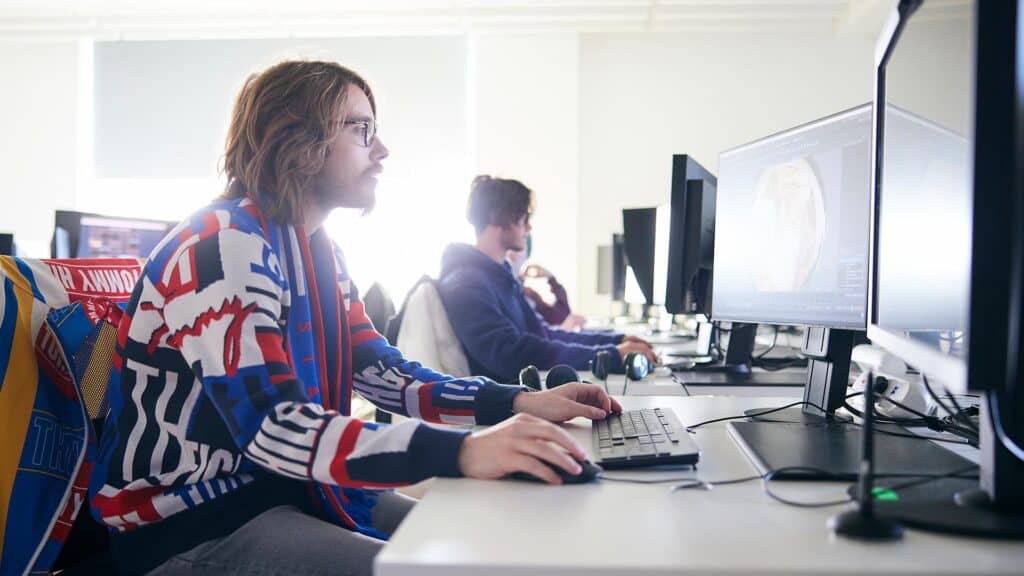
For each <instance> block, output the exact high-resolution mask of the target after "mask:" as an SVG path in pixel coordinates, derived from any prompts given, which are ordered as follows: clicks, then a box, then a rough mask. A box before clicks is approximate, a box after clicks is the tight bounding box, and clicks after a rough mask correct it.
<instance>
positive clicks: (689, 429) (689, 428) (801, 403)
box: [684, 392, 860, 434]
mask: <svg viewBox="0 0 1024 576" xmlns="http://www.w3.org/2000/svg"><path fill="white" fill-rule="evenodd" d="M858 394H860V392H855V393H853V394H851V395H849V396H847V398H851V397H853V396H856V395H858ZM796 406H812V407H814V408H817V409H818V410H821V411H822V412H825V409H824V408H822V407H821V406H818V405H817V404H815V403H813V402H806V401H804V400H797V401H796V402H791V403H789V404H786V405H785V406H779V407H778V408H771V409H769V410H764V411H763V412H757V413H754V414H740V415H739V416H725V417H723V418H713V419H711V420H705V421H703V422H698V423H696V424H694V425H692V426H684V428H686V431H687V432H689V433H691V434H692V433H693V431H694V430H696V429H697V428H700V427H701V426H706V425H708V424H714V423H716V422H725V421H726V420H739V419H740V418H751V417H757V416H765V415H767V414H772V413H774V412H779V411H782V410H785V409H787V408H794V407H796Z"/></svg>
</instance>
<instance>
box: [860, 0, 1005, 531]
mask: <svg viewBox="0 0 1024 576" xmlns="http://www.w3.org/2000/svg"><path fill="white" fill-rule="evenodd" d="M944 8H946V7H944V6H943V5H932V4H930V3H926V4H924V5H923V6H920V3H919V2H906V1H901V2H900V3H899V4H898V5H897V8H896V9H895V10H894V13H893V15H892V16H891V19H890V25H889V26H888V27H887V29H886V30H887V33H884V34H883V36H882V38H880V40H879V47H878V50H877V51H876V54H877V55H878V56H879V58H878V60H877V61H876V95H875V102H876V107H877V110H878V113H877V114H876V118H875V123H874V124H875V142H876V150H875V154H874V158H875V166H874V186H873V189H874V193H873V206H872V208H873V214H874V217H873V228H872V235H871V240H872V251H871V252H872V261H871V267H870V270H871V290H870V300H869V307H868V312H869V324H868V336H869V337H870V338H871V340H872V342H874V343H875V344H877V345H880V346H882V347H883V348H885V349H887V350H888V351H889V352H891V353H893V354H895V355H897V356H900V357H902V358H903V359H904V360H906V361H907V362H908V364H910V365H911V366H912V367H913V368H916V369H917V370H918V371H920V373H921V374H922V375H923V376H924V377H927V378H929V380H930V383H931V384H932V385H933V386H935V387H937V388H938V387H939V386H940V385H941V386H942V387H945V388H946V390H948V391H949V392H950V393H964V392H966V391H969V390H970V391H978V392H982V393H983V394H982V401H981V414H980V418H979V428H980V452H981V455H980V462H981V467H980V469H981V471H980V481H972V480H963V479H944V480H942V481H936V482H933V483H931V484H930V485H929V486H928V489H927V490H926V491H922V492H921V493H919V494H913V495H911V494H902V495H901V498H900V499H899V500H898V501H896V502H884V503H883V502H876V503H875V504H876V506H875V513H876V514H879V515H883V516H890V517H895V518H898V519H900V520H901V521H903V522H904V523H906V524H908V525H910V526H913V527H918V528H925V529H934V530H938V531H942V532H949V533H956V534H969V535H975V536H987V537H1001V538H1018V539H1020V538H1024V463H1022V459H1021V456H1024V454H1022V451H1021V447H1020V444H1021V443H1022V440H1024V388H1022V380H1024V346H1022V338H1021V336H1022V327H1024V180H1022V178H1021V177H1022V174H1024V162H1022V161H1021V150H1024V126H1022V124H1021V122H1020V119H1021V118H1024V116H1022V112H1024V94H1022V92H1021V83H1020V79H1021V78H1024V61H1022V60H1020V59H1019V58H1015V57H1014V56H1015V55H1017V54H1019V49H1020V48H1021V46H1019V45H1018V38H1020V33H1019V24H1018V19H1019V17H1020V16H1021V14H1020V12H1019V11H1020V10H1021V2H1020V0H1006V1H1002V0H999V1H996V0H977V2H970V3H965V4H964V5H963V6H960V7H959V10H956V11H953V12H952V13H950V11H949V10H945V9H944ZM936 15H942V16H943V17H944V18H943V21H944V22H945V26H946V28H947V30H946V33H945V34H943V35H942V36H941V37H939V36H935V35H930V34H927V33H924V30H925V29H927V24H926V23H929V22H934V21H935V20H934V18H933V17H934V16H936ZM939 44H944V45H952V46H954V47H955V48H957V49H958V50H957V52H958V54H959V53H960V52H962V53H963V55H964V56H966V65H959V66H958V65H951V66H944V67H943V72H942V74H941V75H934V76H931V77H928V76H924V77H923V76H922V75H921V73H920V71H921V69H922V68H923V67H926V66H933V65H934V64H935V62H934V54H936V53H939V48H941V46H939ZM929 78H930V79H929ZM935 95H940V97H936V96H935Z"/></svg>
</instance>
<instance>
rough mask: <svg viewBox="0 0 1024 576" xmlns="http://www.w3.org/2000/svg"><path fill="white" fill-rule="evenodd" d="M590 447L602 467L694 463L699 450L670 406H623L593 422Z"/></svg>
mask: <svg viewBox="0 0 1024 576" xmlns="http://www.w3.org/2000/svg"><path fill="white" fill-rule="evenodd" d="M592 434H593V439H594V448H595V450H596V454H597V455H598V458H599V460H598V463H599V464H601V466H602V467H604V468H609V469H613V468H634V467H638V466H657V465H661V464H696V463H697V460H698V459H699V457H700V450H699V449H698V448H697V445H696V444H695V443H694V442H693V440H692V439H691V438H690V434H689V433H688V432H687V431H686V429H685V428H683V425H682V424H680V423H679V419H678V418H676V414H675V412H673V411H672V409H671V408H645V409H642V410H625V411H623V412H622V414H612V415H610V416H608V417H607V418H605V419H604V420H598V421H596V422H594V424H593V427H592Z"/></svg>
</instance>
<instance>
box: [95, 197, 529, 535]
mask: <svg viewBox="0 0 1024 576" xmlns="http://www.w3.org/2000/svg"><path fill="white" fill-rule="evenodd" d="M115 371H117V372H119V374H120V378H119V382H116V386H114V387H113V388H112V389H111V391H110V405H111V412H110V415H109V417H108V419H107V424H106V429H105V431H104V434H103V437H102V439H101V449H100V458H99V462H98V465H97V467H96V470H95V472H94V474H93V477H92V481H91V486H90V502H91V506H92V510H93V514H94V516H95V517H96V518H97V519H98V520H100V521H101V522H103V523H105V524H106V525H107V526H109V527H110V528H111V529H112V530H114V531H116V532H119V533H129V532H132V531H133V529H135V528H136V527H139V526H142V525H146V524H152V523H160V522H161V521H162V520H164V519H167V518H169V517H173V516H174V515H176V514H181V513H183V512H186V511H191V510H198V509H202V508H204V507H205V506H207V505H208V503H210V502H213V501H216V500H218V499H224V500H225V501H227V499H225V498H224V497H225V496H228V495H230V494H231V493H232V492H235V491H238V490H244V488H243V487H244V486H246V485H249V484H254V483H255V484H258V483H259V482H260V481H261V478H269V479H270V480H274V481H277V480H279V479H280V477H287V478H291V479H296V480H299V481H302V483H303V484H305V485H307V487H308V488H309V489H308V490H307V492H308V493H309V496H310V500H311V501H312V503H313V504H314V508H313V509H315V510H316V511H317V512H318V513H319V514H321V515H322V516H323V517H325V518H326V519H328V520H330V521H332V522H334V523H336V524H338V525H340V526H344V527H346V528H349V529H352V530H357V531H360V532H363V533H365V534H370V535H373V536H377V537H383V536H384V535H383V534H380V533H378V532H377V531H375V530H374V529H373V528H372V527H371V526H370V518H371V511H372V507H373V505H374V503H375V501H376V498H375V496H374V489H382V488H389V487H395V486H401V485H405V484H410V483H415V482H417V481H420V480H422V479H424V478H428V477H431V476H457V475H459V468H458V452H459V448H460V446H461V443H462V440H463V438H464V437H465V434H466V433H467V432H465V431H463V430H452V429H445V428H438V427H434V426H430V425H428V424H425V423H423V422H421V421H420V420H426V421H430V422H438V423H450V424H478V423H479V424H489V423H494V422H498V421H500V420H502V419H504V418H506V417H507V416H509V415H511V405H512V398H513V397H514V396H515V394H517V393H518V392H520V391H522V390H523V389H522V388H520V387H514V386H503V385H499V384H496V383H494V382H492V381H490V380H487V379H486V378H465V379H455V378H452V377H450V376H445V375H442V374H438V373H436V372H433V371H431V370H429V369H427V368H424V367H422V366H421V365H419V364H418V363H415V362H410V361H408V360H406V359H404V358H403V357H402V355H401V353H400V352H399V351H398V350H397V349H395V348H392V347H390V346H388V344H387V342H386V341H385V339H384V338H383V337H382V336H381V335H380V334H378V333H377V332H376V331H375V330H374V327H373V326H372V324H371V323H370V320H369V319H368V318H367V316H366V314H365V312H364V309H363V304H362V302H360V301H359V298H358V295H357V293H356V289H355V287H354V286H353V285H352V283H351V281H350V278H349V276H348V273H347V271H346V269H345V265H344V262H343V260H342V258H341V255H340V253H339V252H338V250H337V249H336V247H335V246H334V245H333V244H332V243H331V242H330V240H329V239H328V238H327V236H326V234H325V233H324V232H323V231H322V230H320V231H318V232H316V233H315V234H313V235H312V236H311V237H309V238H308V239H307V237H306V234H305V233H304V231H303V230H302V229H301V228H297V227H292V226H282V225H278V224H275V223H273V222H270V221H268V220H266V219H265V218H264V217H263V216H262V214H261V212H260V210H259V209H258V208H257V206H256V205H255V204H253V203H251V202H250V201H249V200H232V201H223V202H219V203H215V204H213V205H211V206H208V207H207V208H205V209H203V210H201V211H199V212H198V213H196V214H195V215H193V216H192V217H190V218H189V219H188V220H186V221H184V222H182V223H181V224H180V225H179V226H178V227H177V228H175V230H174V231H173V232H171V234H170V235H168V237H167V238H165V239H164V240H163V241H162V242H161V244H160V245H159V246H158V247H157V248H156V249H155V250H154V252H153V254H152V255H151V257H150V260H149V261H148V262H147V264H146V266H145V269H144V271H143V274H142V277H141V278H140V279H139V283H138V285H137V286H136V288H135V291H134V293H133V295H132V298H131V301H130V302H129V305H128V308H127V310H126V316H125V318H124V320H123V321H122V322H121V324H120V327H119V333H118V342H117V358H116V361H115ZM353 389H354V390H355V391H356V392H358V393H359V394H360V395H362V396H363V397H365V398H366V399H368V400H370V401H371V402H373V403H374V404H376V405H377V406H379V407H380V408H383V409H384V410H387V411H390V412H394V413H397V414H402V415H406V416H410V417H412V418H414V420H410V421H407V422H403V423H401V424H398V425H394V426H387V425H379V424H376V423H373V422H365V421H362V420H359V419H356V418H351V417H350V416H349V414H350V410H349V408H350V406H349V405H350V398H351V392H352V390H353ZM268 485H269V484H268ZM211 509H212V507H211ZM182 516H186V515H185V514H183V515H182ZM143 532H145V530H143Z"/></svg>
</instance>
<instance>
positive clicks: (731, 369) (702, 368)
mask: <svg viewBox="0 0 1024 576" xmlns="http://www.w3.org/2000/svg"><path fill="white" fill-rule="evenodd" d="M756 335H757V324H741V323H739V322H733V324H732V328H730V329H729V346H728V347H727V348H726V350H725V361H724V362H722V363H720V364H719V363H711V364H697V365H696V366H694V367H693V368H691V369H690V370H689V371H690V372H720V373H725V374H750V370H751V368H750V366H751V359H752V358H753V355H754V337H755V336H756Z"/></svg>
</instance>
